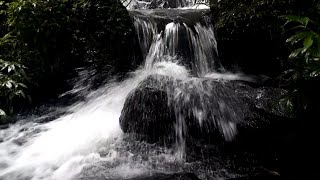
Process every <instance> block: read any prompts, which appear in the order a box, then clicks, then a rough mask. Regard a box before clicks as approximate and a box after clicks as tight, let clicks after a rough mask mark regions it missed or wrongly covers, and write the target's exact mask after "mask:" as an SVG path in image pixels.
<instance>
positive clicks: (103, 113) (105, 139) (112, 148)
mask: <svg viewBox="0 0 320 180" xmlns="http://www.w3.org/2000/svg"><path fill="white" fill-rule="evenodd" d="M152 2H154V1H143V2H142V1H132V2H131V3H130V4H129V6H128V7H133V5H132V3H135V4H143V3H144V4H148V3H149V4H151V3H152ZM166 2H168V1H161V3H160V5H161V6H162V7H163V6H164V5H165V3H166ZM193 4H194V1H191V0H184V1H180V0H179V1H178V0H177V2H176V4H175V6H176V7H186V6H191V5H193ZM144 7H146V6H144ZM175 11H176V12H179V11H185V12H184V13H188V11H187V10H175ZM193 12H194V11H193ZM131 13H132V16H133V19H134V24H135V27H136V30H137V35H138V37H139V40H140V46H141V48H142V51H143V53H144V57H145V64H144V66H143V67H142V68H140V69H138V70H136V71H135V72H134V73H132V75H131V77H130V78H128V79H126V80H124V81H122V82H112V83H109V84H107V85H106V86H105V87H102V88H100V89H99V90H97V91H94V92H90V93H89V94H87V95H86V100H85V101H84V102H78V103H75V104H73V105H72V106H71V107H69V108H68V110H67V113H66V114H65V115H63V116H61V117H59V118H57V119H56V120H54V121H51V122H47V123H41V122H40V121H39V119H41V118H44V116H42V117H39V118H34V117H27V118H25V119H24V120H20V121H19V122H18V123H16V124H14V125H11V126H10V127H9V128H8V129H4V130H0V179H3V180H20V179H21V180H22V179H23V180H24V179H32V180H42V179H50V180H62V179H63V180H68V179H96V178H98V177H100V176H102V177H104V179H127V178H130V177H135V176H140V175H143V174H148V173H150V172H153V171H156V172H166V173H168V172H179V171H181V169H191V170H192V169H193V168H195V169H196V168H197V166H195V167H191V165H190V164H184V163H183V161H181V160H183V159H184V156H185V154H184V153H185V152H184V151H185V134H186V133H187V132H186V129H185V122H184V116H183V114H178V117H177V123H176V127H175V131H176V136H177V139H176V146H177V147H178V148H177V149H174V150H170V149H166V148H159V147H156V148H155V147H152V145H145V144H143V143H138V144H139V145H135V143H136V142H135V141H133V140H132V141H130V140H129V141H126V140H125V139H126V137H125V135H124V134H123V132H122V131H121V129H120V126H119V117H120V114H121V110H122V108H123V105H124V102H125V100H126V97H127V95H128V94H129V92H131V91H132V90H134V89H135V88H136V87H137V86H138V85H139V83H140V82H141V81H143V80H144V79H145V78H146V77H148V76H150V75H154V74H160V75H165V76H170V77H172V78H175V79H180V80H185V81H190V80H191V79H192V78H194V77H204V76H207V77H217V76H216V74H219V73H216V74H211V75H210V72H212V71H213V70H214V69H215V70H217V69H221V68H222V67H221V65H220V63H219V61H218V59H217V58H216V57H217V50H216V46H217V44H216V41H215V37H214V31H213V29H212V27H211V26H209V25H204V24H201V23H200V22H196V23H193V24H190V23H188V22H183V21H176V20H169V21H168V22H167V23H166V24H165V25H164V27H160V25H159V24H160V23H157V22H156V21H155V20H154V19H155V18H149V17H151V16H149V15H150V12H147V11H145V12H143V11H141V13H142V14H143V15H142V16H137V15H135V14H134V12H133V11H132V12H131ZM154 17H157V15H154ZM169 19H170V18H169ZM219 75H220V76H222V77H224V76H223V75H221V74H219ZM84 78H85V77H84ZM84 90H85V88H77V89H75V90H74V93H77V94H78V95H79V96H84V94H82V93H81V92H83V91H84ZM176 90H177V92H175V93H176V94H177V96H176V98H177V97H178V98H181V97H183V96H179V95H178V94H179V92H178V90H179V89H176ZM180 93H181V92H180ZM195 111H197V112H198V111H199V112H198V115H199V120H200V119H201V115H200V114H201V112H200V110H195ZM45 116H54V114H47V115H45ZM200 121H201V120H200ZM223 129H224V130H225V131H227V132H229V133H230V132H235V131H234V127H233V126H227V125H226V126H225V127H224V128H223ZM128 144H129V145H128ZM136 146H138V148H137V147H136ZM142 147H145V149H143V148H142ZM146 149H147V150H146ZM174 151H175V152H174ZM146 152H148V153H147V154H145V153H146ZM177 154H178V157H177V156H176V155H177ZM203 171H205V170H203ZM200 172H201V171H200V170H199V173H200ZM205 173H207V175H206V176H210V174H211V175H212V173H213V172H207V171H205ZM223 173H224V175H223V176H226V172H223ZM208 174H209V175H208ZM213 176H214V177H216V176H219V175H217V173H216V172H215V175H213ZM228 176H231V175H228ZM204 179H206V178H204Z"/></svg>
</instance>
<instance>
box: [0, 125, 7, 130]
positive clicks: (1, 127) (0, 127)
mask: <svg viewBox="0 0 320 180" xmlns="http://www.w3.org/2000/svg"><path fill="white" fill-rule="evenodd" d="M7 128H9V125H8V124H4V125H0V130H1V129H7Z"/></svg>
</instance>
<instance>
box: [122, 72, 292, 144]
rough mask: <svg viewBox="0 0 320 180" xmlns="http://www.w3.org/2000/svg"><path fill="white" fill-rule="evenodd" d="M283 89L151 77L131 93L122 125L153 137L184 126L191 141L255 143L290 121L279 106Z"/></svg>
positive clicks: (169, 135) (162, 136) (171, 133)
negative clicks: (276, 103)
mask: <svg viewBox="0 0 320 180" xmlns="http://www.w3.org/2000/svg"><path fill="white" fill-rule="evenodd" d="M283 93H284V92H283V90H280V89H272V88H252V87H250V86H249V85H248V84H247V83H244V82H241V81H221V82H219V81H217V80H214V79H209V78H203V79H198V78H193V79H188V80H177V79H174V78H172V77H167V76H159V75H157V76H150V77H148V78H147V79H146V80H145V81H143V82H142V83H141V84H140V85H139V87H138V88H137V89H135V90H134V91H133V92H131V93H130V94H129V95H128V97H127V100H126V102H125V104H124V108H123V111H122V113H121V117H120V125H121V128H122V130H123V131H124V132H125V133H135V134H140V135H144V137H146V139H147V140H151V141H153V142H154V141H157V140H163V139H165V138H169V139H172V138H174V135H175V130H177V128H179V127H177V126H179V125H180V128H182V131H183V133H182V135H183V136H185V137H186V139H187V141H188V137H189V138H192V139H199V140H200V139H201V140H205V141H206V142H210V143H224V142H231V141H232V142H235V144H236V143H239V142H241V143H243V142H242V141H246V140H248V141H249V142H250V140H252V142H255V140H257V139H259V138H261V137H264V136H265V135H267V134H270V133H272V132H275V131H274V130H275V129H273V128H280V129H281V128H283V126H285V125H286V123H287V121H286V120H287V118H284V117H283V115H284V114H283V113H282V112H283V109H281V107H279V106H274V103H275V102H276V101H277V100H278V99H279V98H280V97H281V95H282V94H283ZM274 107H278V109H277V108H274ZM281 130H282V129H281ZM278 131H279V130H277V132H278ZM242 136H243V137H245V138H242ZM260 136H261V137H260ZM265 138H267V137H265ZM238 140H239V141H238Z"/></svg>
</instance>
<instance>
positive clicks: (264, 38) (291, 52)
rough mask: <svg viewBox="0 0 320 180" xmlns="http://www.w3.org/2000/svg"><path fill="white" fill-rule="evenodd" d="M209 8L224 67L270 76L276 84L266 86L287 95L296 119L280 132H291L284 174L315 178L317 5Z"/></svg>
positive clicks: (265, 0)
mask: <svg viewBox="0 0 320 180" xmlns="http://www.w3.org/2000/svg"><path fill="white" fill-rule="evenodd" d="M210 3H211V4H210V5H211V12H212V15H213V21H214V26H215V29H216V32H217V36H218V37H217V41H218V49H219V53H220V58H221V59H222V61H223V62H222V63H224V65H225V66H226V67H228V66H229V67H228V68H230V67H231V66H230V65H232V64H237V65H239V66H240V67H241V68H242V69H241V70H242V71H244V72H246V73H249V74H251V73H252V74H266V75H268V76H270V77H272V79H273V80H272V81H266V83H265V84H264V85H268V86H270V85H271V86H276V87H281V88H285V89H287V90H288V93H287V95H286V96H284V97H283V99H282V100H281V102H282V103H284V104H285V105H286V106H287V107H288V109H290V110H292V111H291V112H292V114H293V115H295V117H296V118H294V119H292V120H291V122H290V123H287V124H286V125H285V126H283V127H282V128H283V130H284V131H285V130H288V131H292V132H291V133H288V134H286V137H287V138H286V140H285V141H284V142H285V143H284V144H285V145H283V146H282V148H281V150H280V154H281V156H280V158H279V162H277V163H276V166H277V167H278V168H280V174H282V175H284V176H287V177H293V178H291V179H305V178H306V177H317V174H318V170H317V169H316V167H315V166H314V164H315V163H318V162H319V160H320V156H319V150H320V149H319V148H318V146H317V145H316V143H315V142H317V141H318V138H317V137H318V136H319V135H318V133H317V132H318V127H319V125H320V121H319V120H318V119H319V118H318V116H319V115H318V112H319V109H320V104H319V101H320V94H319V92H320V77H319V73H320V69H319V68H320V59H319V55H320V54H319V52H320V36H319V34H320V3H319V1H318V0H277V1H274V0H223V1H222V0H221V1H220V0H211V1H210ZM231 68H232V67H231ZM279 147H280V146H279ZM271 168H275V167H271ZM278 168H276V169H278ZM297 176H298V178H297ZM289 179H290V178H289ZM307 179H308V178H307ZM309 179H312V178H309Z"/></svg>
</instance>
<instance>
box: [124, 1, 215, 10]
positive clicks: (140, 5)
mask: <svg viewBox="0 0 320 180" xmlns="http://www.w3.org/2000/svg"><path fill="white" fill-rule="evenodd" d="M122 3H123V5H124V6H125V7H127V9H157V8H160V9H164V8H201V9H203V8H205V9H207V8H208V6H207V5H208V4H209V0H122Z"/></svg>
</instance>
